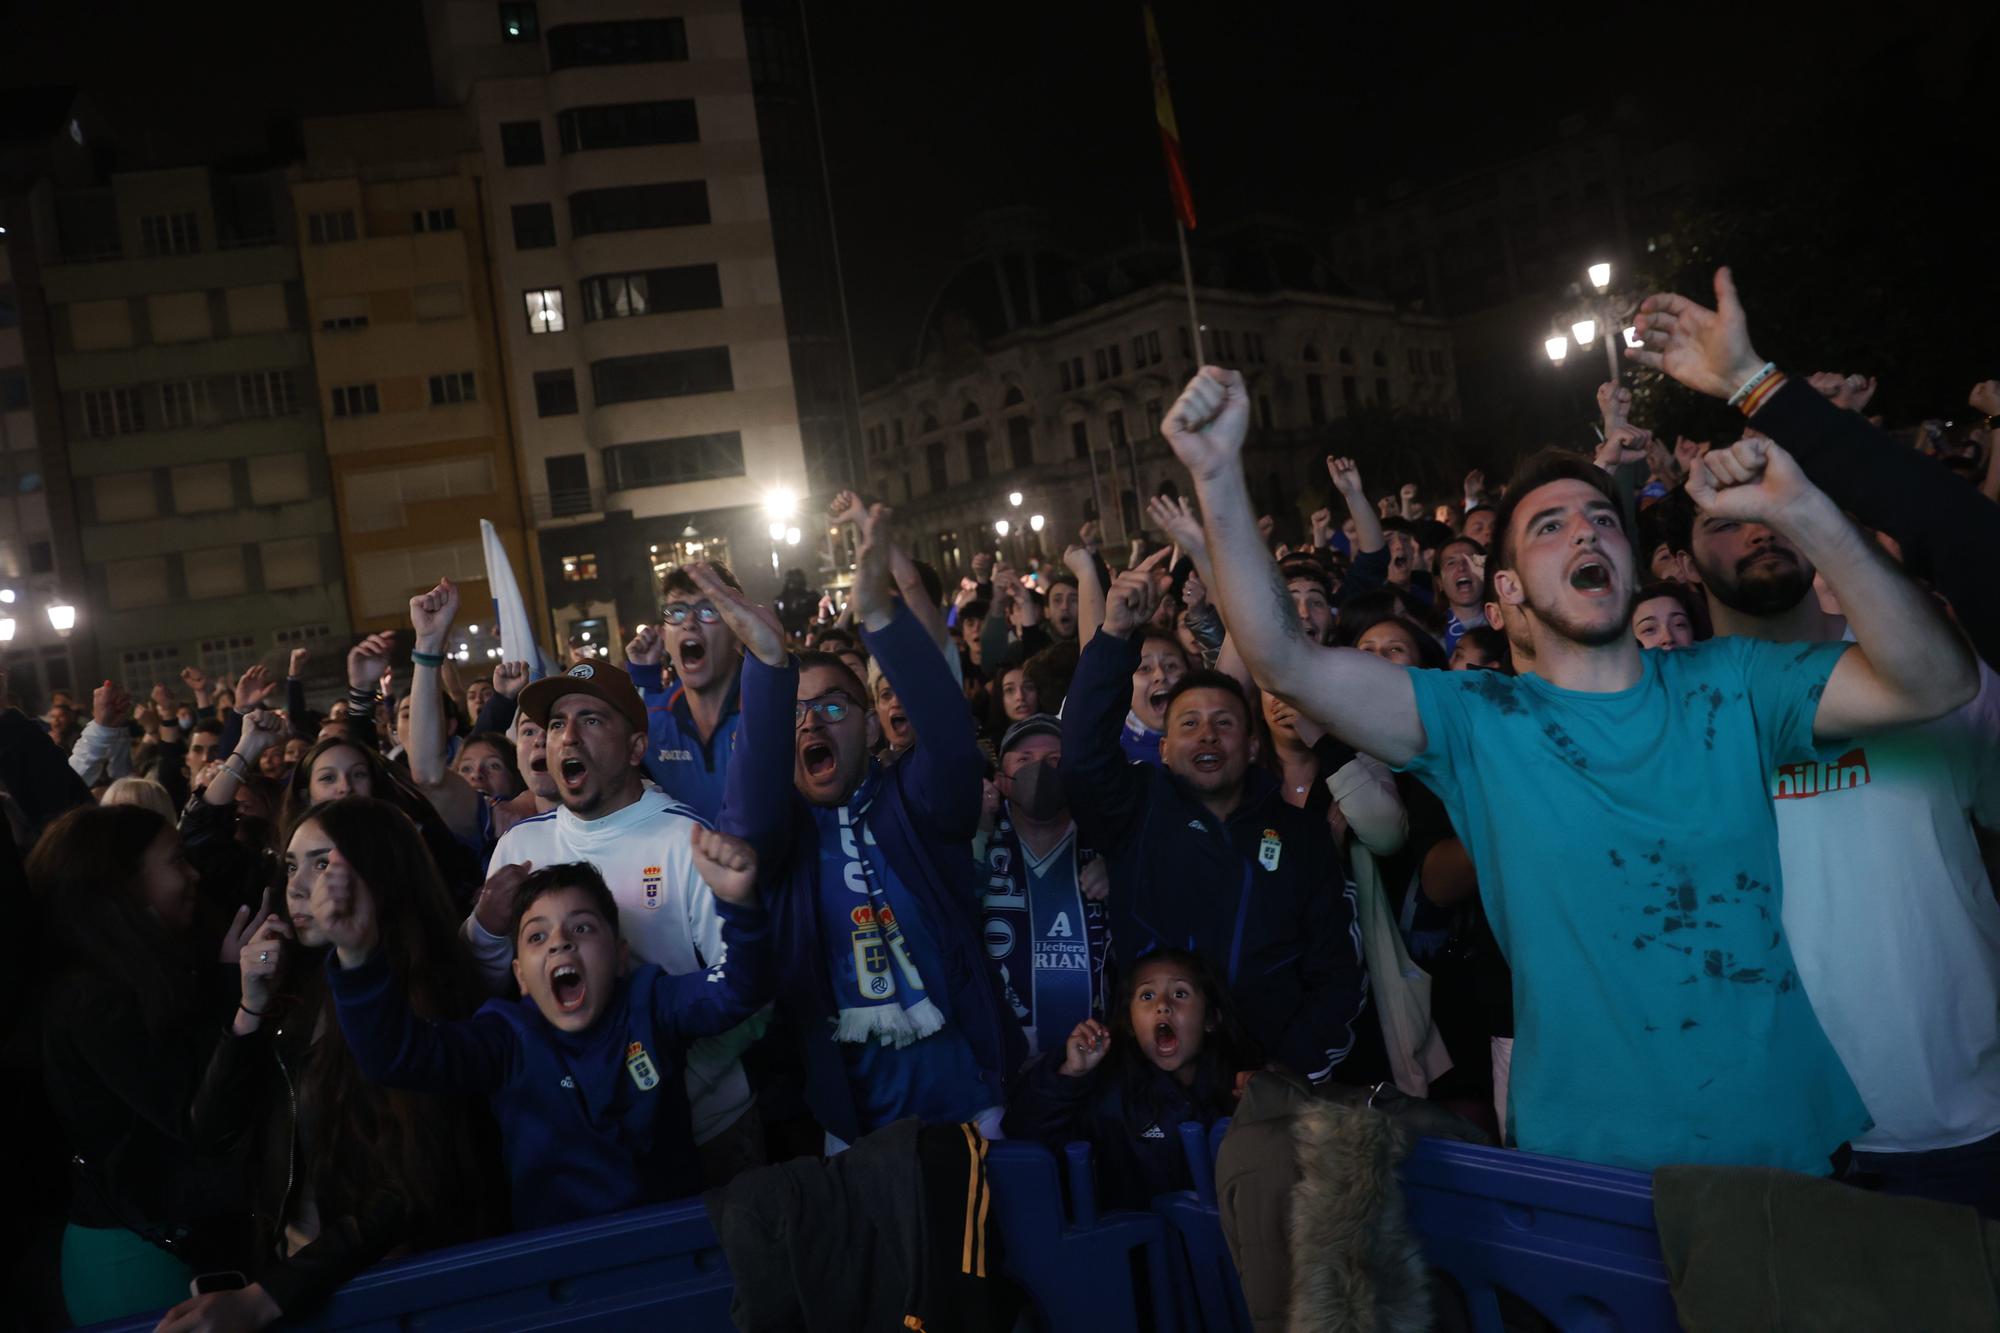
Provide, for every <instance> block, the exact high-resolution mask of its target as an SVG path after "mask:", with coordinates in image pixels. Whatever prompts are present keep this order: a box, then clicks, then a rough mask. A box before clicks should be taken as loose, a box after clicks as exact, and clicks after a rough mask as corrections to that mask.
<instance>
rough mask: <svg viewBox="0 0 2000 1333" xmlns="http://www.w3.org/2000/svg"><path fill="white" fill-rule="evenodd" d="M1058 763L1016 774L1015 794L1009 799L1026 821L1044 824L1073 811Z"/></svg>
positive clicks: (1046, 762)
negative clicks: (1068, 811)
mask: <svg viewBox="0 0 2000 1333" xmlns="http://www.w3.org/2000/svg"><path fill="white" fill-rule="evenodd" d="M1056 762H1057V761H1056V760H1054V759H1045V760H1043V761H1042V762H1041V763H1039V764H1030V765H1028V767H1026V768H1024V769H1022V770H1021V771H1020V772H1019V773H1016V774H1015V775H1014V794H1013V795H1012V796H1009V797H1008V798H1007V800H1008V802H1009V804H1011V805H1012V806H1013V807H1014V808H1015V809H1016V810H1018V811H1020V812H1021V816H1022V818H1024V819H1032V820H1034V821H1036V822H1037V823H1042V822H1045V821H1047V820H1051V819H1054V818H1055V817H1056V816H1057V815H1059V814H1061V813H1062V812H1063V811H1065V810H1067V809H1069V793H1068V792H1066V791H1064V790H1063V780H1062V770H1061V769H1060V768H1057V767H1056Z"/></svg>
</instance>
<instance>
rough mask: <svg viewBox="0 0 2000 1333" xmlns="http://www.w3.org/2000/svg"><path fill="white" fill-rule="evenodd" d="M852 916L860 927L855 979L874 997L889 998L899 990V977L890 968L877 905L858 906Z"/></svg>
mask: <svg viewBox="0 0 2000 1333" xmlns="http://www.w3.org/2000/svg"><path fill="white" fill-rule="evenodd" d="M849 918H850V919H851V920H852V921H853V922H854V924H855V926H856V927H857V929H856V930H855V932H854V981H855V984H856V985H857V986H859V987H860V989H861V993H862V994H863V995H865V996H867V997H868V998H869V999H871V1000H886V999H889V998H890V997H891V996H893V995H894V994H895V993H896V978H895V977H894V975H892V974H891V972H890V970H889V946H888V945H886V944H884V943H883V942H882V932H881V929H880V928H879V927H878V926H877V925H876V923H875V909H874V908H872V907H868V906H865V905H864V906H861V907H857V908H855V909H854V910H853V911H852V912H851V913H849Z"/></svg>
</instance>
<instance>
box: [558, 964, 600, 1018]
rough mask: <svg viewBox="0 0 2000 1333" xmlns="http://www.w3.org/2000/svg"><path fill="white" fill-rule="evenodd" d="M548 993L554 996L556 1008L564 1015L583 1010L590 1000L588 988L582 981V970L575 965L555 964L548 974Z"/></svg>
mask: <svg viewBox="0 0 2000 1333" xmlns="http://www.w3.org/2000/svg"><path fill="white" fill-rule="evenodd" d="M549 991H550V993H551V994H553V995H554V996H555V1001H556V1008H558V1009H560V1010H562V1011H563V1012H564V1013H566V1014H573V1013H575V1012H576V1011H577V1010H579V1009H581V1008H583V1004H584V1001H586V1000H588V999H589V998H590V987H589V986H588V985H586V984H585V982H584V979H583V969H582V968H581V967H578V966H577V965H576V964H575V963H557V964H556V965H555V969H554V970H553V971H552V972H550V973H549Z"/></svg>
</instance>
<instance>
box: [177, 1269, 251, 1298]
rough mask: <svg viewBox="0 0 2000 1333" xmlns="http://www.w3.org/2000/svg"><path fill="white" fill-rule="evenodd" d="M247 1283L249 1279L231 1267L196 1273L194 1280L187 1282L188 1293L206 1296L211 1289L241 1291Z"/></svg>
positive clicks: (248, 1283)
mask: <svg viewBox="0 0 2000 1333" xmlns="http://www.w3.org/2000/svg"><path fill="white" fill-rule="evenodd" d="M249 1285H250V1279H249V1278H247V1277H244V1276H243V1274H241V1273H239V1272H237V1271H236V1270H235V1269H233V1268H232V1269H224V1270H223V1271H221V1272H217V1273H197V1274H195V1278H194V1281H192V1282H190V1283H188V1295H190V1296H206V1295H208V1294H209V1293H210V1292H212V1291H241V1290H243V1289H244V1288H245V1287H247V1286H249Z"/></svg>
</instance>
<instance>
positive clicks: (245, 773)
mask: <svg viewBox="0 0 2000 1333" xmlns="http://www.w3.org/2000/svg"><path fill="white" fill-rule="evenodd" d="M231 759H243V755H242V754H241V753H240V752H238V751H236V750H231V751H230V752H229V753H228V754H226V755H224V756H223V757H222V771H223V772H225V773H227V774H229V776H231V777H233V778H235V779H236V780H237V781H238V782H242V781H244V780H245V779H247V778H248V777H249V776H250V761H249V760H248V759H243V770H242V772H240V773H239V772H238V771H237V770H235V769H233V768H231V767H230V766H229V761H230V760H231Z"/></svg>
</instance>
